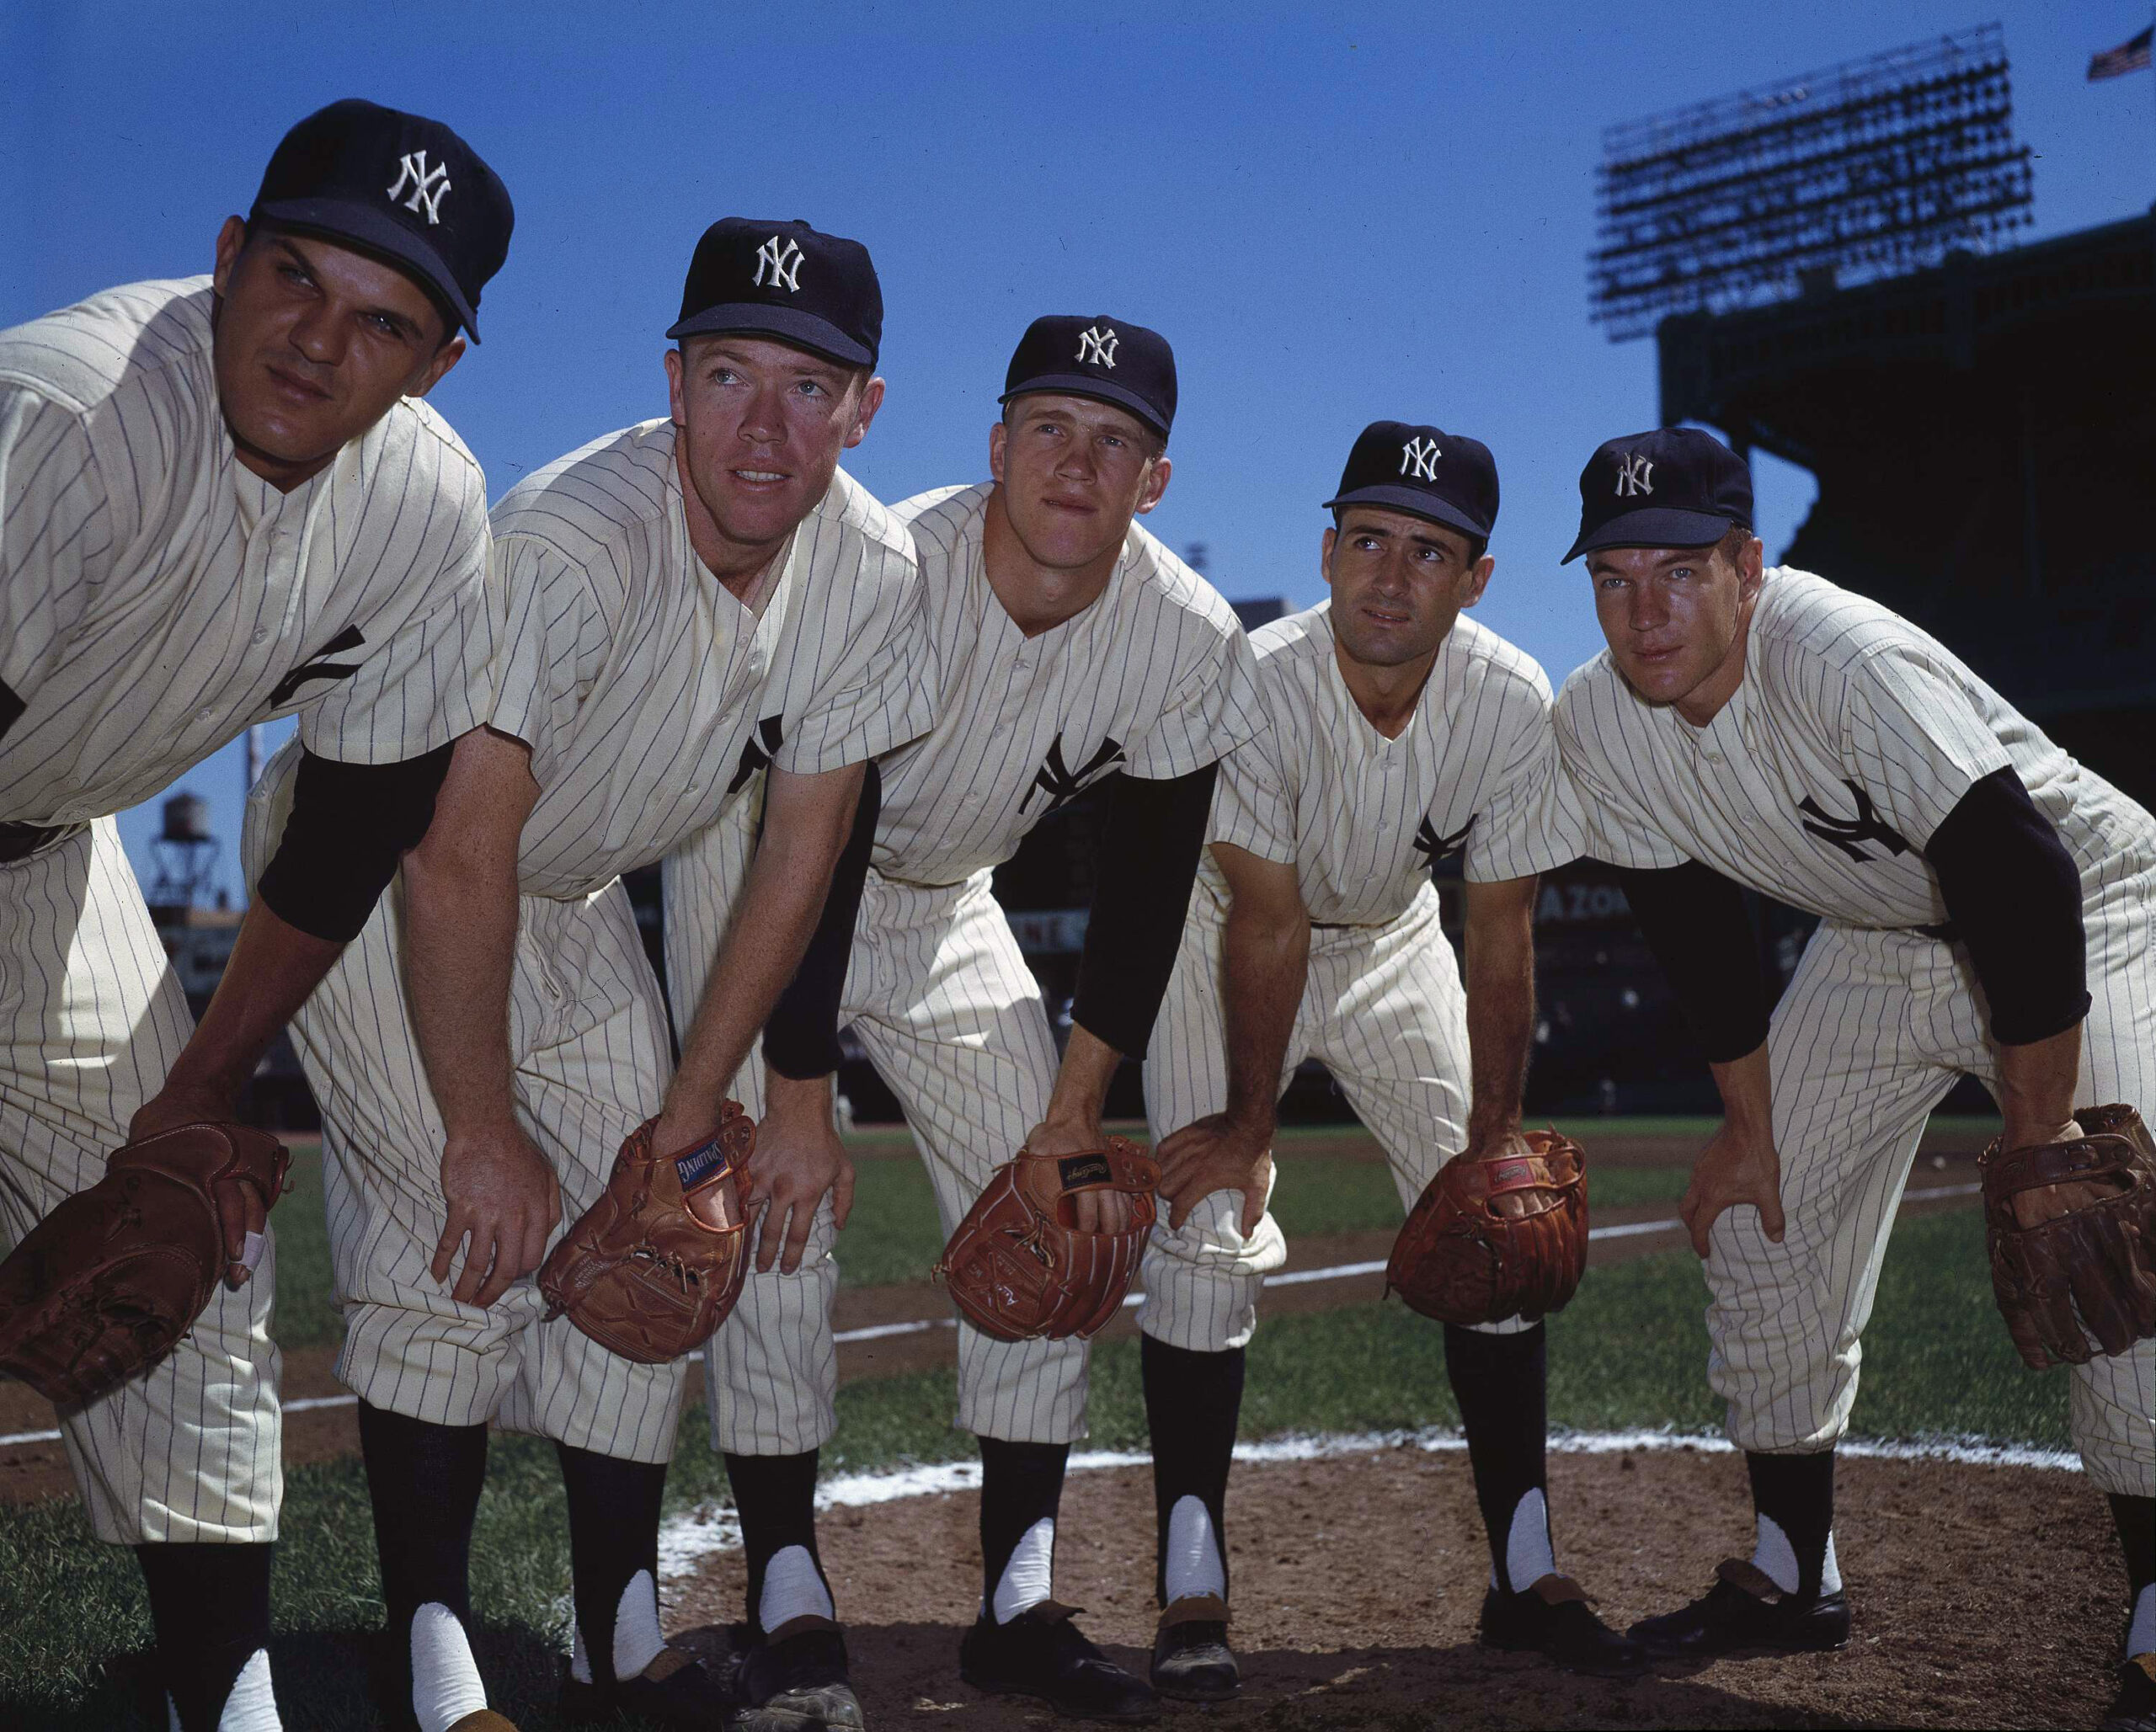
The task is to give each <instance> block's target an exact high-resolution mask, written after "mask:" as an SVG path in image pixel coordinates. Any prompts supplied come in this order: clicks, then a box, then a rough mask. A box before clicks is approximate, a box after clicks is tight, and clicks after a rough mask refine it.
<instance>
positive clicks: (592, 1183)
mask: <svg viewBox="0 0 2156 1732" xmlns="http://www.w3.org/2000/svg"><path fill="white" fill-rule="evenodd" d="M882 327H883V301H882V296H881V294H880V291H879V290H878V285H877V280H876V274H875V271H874V269H873V265H872V264H871V263H870V260H869V257H868V254H867V250H866V249H865V248H862V246H861V245H860V244H859V243H858V242H853V241H849V240H843V239H840V238H838V237H833V236H830V235H825V234H822V233H819V232H817V231H816V230H814V229H813V228H810V227H809V226H807V225H805V224H803V223H798V222H754V221H746V220H743V219H739V218H728V219H727V220H725V221H720V222H718V223H715V224H713V225H712V226H711V228H710V229H708V230H707V232H706V233H705V234H704V236H703V237H702V240H701V242H699V243H698V245H697V248H696V253H695V257H694V258H693V260H692V262H691V265H690V268H689V272H688V277H687V282H686V287H685V289H684V291H683V296H682V304H681V316H680V320H679V321H678V322H676V323H675V324H674V325H673V326H672V327H671V328H670V329H669V331H668V332H667V335H668V336H669V337H670V338H673V339H675V341H676V343H677V344H678V345H679V346H678V347H677V348H676V349H673V350H670V351H669V352H668V354H666V357H665V362H666V374H667V381H668V386H669V392H670V417H669V418H663V419H658V420H653V421H647V422H643V423H642V424H638V425H636V426H633V427H630V428H627V429H623V430H622V431H620V432H617V433H613V434H607V435H606V436H605V437H604V438H601V439H599V440H595V441H593V442H592V443H591V444H590V445H585V446H584V447H583V448H582V449H580V450H576V451H573V452H571V453H570V454H569V455H568V456H565V457H563V458H561V459H560V460H558V461H556V462H554V463H552V464H550V465H548V466H547V467H546V468H544V469H542V470H540V471H539V472H536V474H534V475H532V476H531V477H528V478H527V479H526V480H525V481H524V482H522V483H520V485H519V486H517V487H516V488H513V489H512V490H511V491H510V493H508V494H507V495H506V496H505V497H504V498H503V500H502V501H501V503H500V504H499V505H498V506H497V507H496V508H495V510H494V557H495V562H496V568H497V570H498V571H499V574H500V578H501V581H502V584H503V588H504V592H505V600H506V605H507V607H508V610H509V626H508V631H507V637H506V643H505V648H504V651H503V653H502V657H501V662H500V675H499V695H498V696H497V697H496V699H495V701H494V706H493V708H492V710H491V712H490V713H489V715H488V717H486V718H485V722H486V725H485V726H484V727H478V728H475V729H474V730H473V731H472V732H471V733H467V734H466V735H465V736H464V737H463V738H462V739H460V740H459V741H458V742H457V743H456V749H455V754H454V756H453V758H452V759H451V765H450V769H449V773H448V776H447V779H446V782H445V783H444V786H443V788H442V791H441V796H440V804H439V809H438V812H437V815H436V818H435V823H434V824H433V826H432V828H431V829H430V830H429V832H428V834H427V836H426V839H425V840H424V842H423V843H422V844H421V845H420V846H419V848H418V849H417V850H414V852H413V853H412V855H410V856H409V858H408V861H406V864H405V867H404V870H403V874H402V877H401V879H400V881H399V884H398V888H397V890H396V891H395V892H394V893H392V895H390V896H388V897H386V898H382V903H381V904H380V906H379V907H378V908H377V909H376V911H375V913H374V915H373V917H372V918H371V919H370V920H369V921H368V923H367V925H366V930H365V931H364V932H363V933H362V934H361V935H360V939H359V941H358V942H357V943H356V944H355V946H353V947H352V949H351V950H350V951H349V952H348V953H347V954H346V956H345V957H344V959H343V961H342V962H339V965H338V967H336V968H334V970H332V971H331V973H330V974H329V976H328V978H327V979H326V980H325V981H324V982H323V985H322V987H321V989H319V990H318V992H317V993H316V994H315V995H314V996H313V998H312V999H310V1000H309V1001H308V1003H307V1005H306V1007H305V1008H304V1009H303V1010H302V1011H301V1012H300V1014H299V1015H298V1016H297V1018H296V1020H295V1023H294V1032H295V1038H296V1044H297V1046H298V1047H299V1051H300V1054H301V1057H302V1061H303V1062H304V1063H305V1064H306V1067H307V1075H308V1078H309V1079H310V1081H311V1082H312V1084H313V1086H314V1088H315V1091H316V1094H317V1095H318V1099H319V1100H321V1102H322V1107H323V1154H324V1156H325V1167H324V1176H325V1189H326V1191H327V1197H328V1211H329V1220H330V1232H331V1239H332V1244H333V1250H334V1259H335V1264H336V1271H337V1286H338V1292H339V1296H340V1298H341V1299H342V1301H343V1304H344V1316H345V1337H344V1347H343V1350H342V1352H341V1353H340V1355H339V1360H338V1375H339V1377H340V1378H342V1379H343V1381H344V1383H347V1384H348V1385H349V1386H350V1388H353V1389H354V1390H355V1391H356V1392H357V1393H358V1394H359V1396H360V1437H361V1442H362V1445H363V1447H364V1449H365V1452H366V1467H367V1479H368V1486H369V1490H370V1492H371V1495H372V1499H373V1503H374V1513H375V1527H376V1542H377V1544H378V1546H379V1548H380V1550H381V1553H382V1576H383V1585H384V1595H385V1598H386V1600H387V1604H388V1611H389V1618H390V1628H391V1630H392V1635H393V1637H394V1639H396V1640H398V1642H399V1644H401V1645H402V1647H403V1650H404V1652H405V1653H406V1654H407V1655H408V1657H409V1660H410V1666H411V1684H412V1703H411V1706H412V1709H413V1713H414V1716H415V1717H416V1719H417V1720H418V1723H419V1727H420V1732H442V1729H444V1728H447V1727H450V1726H453V1725H462V1724H465V1717H466V1716H470V1715H477V1714H478V1713H480V1712H481V1711H482V1710H483V1708H484V1707H485V1703H486V1692H485V1690H484V1687H483V1683H482V1681H481V1680H480V1677H479V1676H478V1669H477V1667H476V1665H474V1663H473V1660H472V1650H471V1646H470V1644H469V1642H468V1640H467V1634H466V1626H467V1622H468V1619H469V1616H470V1610H469V1601H468V1594H467V1559H468V1553H469V1548H470V1541H471V1533H472V1520H473V1516H474V1514H475V1512H476V1510H477V1506H478V1498H479V1493H480V1487H481V1482H482V1479H483V1477H484V1473H485V1465H486V1451H487V1429H486V1428H487V1424H488V1421H489V1420H493V1421H494V1422H495V1423H496V1424H499V1425H500V1426H503V1427H504V1428H505V1429H508V1430H511V1431H526V1432H531V1433H534V1434H536V1435H538V1436H544V1437H548V1438H551V1439H552V1440H553V1441H554V1443H555V1445H556V1447H557V1450H558V1454H559V1457H560V1460H561V1465H562V1471H563V1480H564V1482H565V1484H566V1487H567V1490H568V1511H569V1532H570V1541H571V1549H572V1563H573V1569H574V1589H575V1614H576V1616H575V1623H576V1630H575V1647H574V1657H573V1659H572V1660H571V1663H570V1670H569V1674H568V1677H567V1679H566V1680H565V1681H564V1683H563V1712H564V1714H565V1717H566V1718H568V1719H570V1720H572V1721H578V1720H583V1719H599V1718H606V1717H608V1716H611V1714H613V1713H616V1712H617V1711H627V1712H631V1713H637V1714H640V1715H643V1716H644V1717H645V1718H647V1719H654V1720H659V1721H661V1722H663V1723H664V1724H684V1725H696V1726H715V1725H717V1724H718V1721H719V1717H720V1714H721V1712H722V1710H723V1705H724V1694H723V1687H721V1685H720V1684H719V1683H718V1681H717V1680H715V1679H714V1678H712V1677H711V1676H708V1675H707V1673H706V1672H705V1671H704V1669H703V1668H702V1666H701V1665H697V1664H696V1663H695V1662H692V1661H691V1660H688V1658H687V1657H686V1655H683V1654H681V1653H680V1652H679V1651H676V1650H673V1649H668V1648H667V1647H666V1645H665V1643H664V1639H663V1638H662V1636H661V1635H660V1633H659V1606H658V1598H657V1592H656V1587H655V1575H656V1571H657V1568H658V1552H657V1548H658V1529H659V1502H660V1497H661V1493H662V1491H663V1489H664V1482H665V1475H666V1463H667V1461H668V1459H669V1458H670V1456H671V1455H672V1453H673V1448H674V1439H675V1431H676V1430H677V1429H678V1428H677V1423H676V1422H677V1420H678V1417H679V1412H680V1398H681V1388H682V1383H683V1381H684V1378H685V1377H686V1362H682V1361H676V1362H670V1363H660V1364H644V1363H638V1362H632V1361H631V1360H628V1359H626V1358H622V1357H620V1356H617V1355H616V1354H615V1353H612V1352H610V1351H607V1350H606V1348H604V1347H602V1346H600V1345H599V1344H598V1343H597V1342H596V1341H595V1340H590V1339H589V1338H587V1337H586V1336H585V1335H583V1334H581V1333H579V1331H578V1330H577V1329H576V1328H575V1327H574V1325H573V1323H572V1321H571V1319H569V1318H568V1317H555V1318H552V1319H551V1320H550V1319H548V1318H547V1316H546V1315H545V1314H544V1313H545V1305H544V1302H543V1300H542V1297H541V1295H540V1293H539V1292H538V1289H537V1287H536V1285H535V1284H534V1283H533V1282H532V1281H531V1279H530V1276H531V1271H532V1270H534V1269H535V1268H536V1266H538V1264H539V1262H540V1260H541V1259H542V1255H543V1253H544V1251H545V1250H546V1248H547V1244H548V1242H549V1240H550V1239H551V1238H552V1236H553V1234H554V1231H555V1228H556V1226H557V1224H558V1221H559V1220H560V1218H561V1217H562V1213H563V1206H564V1205H566V1208H567V1213H568V1217H569V1218H572V1219H574V1218H576V1217H577V1216H579V1215H580V1214H582V1213H583V1212H584V1211H585V1210H586V1209H588V1208H589V1207H591V1206H592V1204H593V1203H594V1202H595V1201H596V1199H597V1198H598V1197H599V1196H600V1192H601V1191H603V1190H604V1188H605V1186H606V1178H607V1175H608V1172H609V1170H610V1168H611V1164H612V1162H613V1159H614V1155H615V1153H616V1149H617V1148H619V1147H620V1146H621V1145H622V1143H623V1141H624V1140H625V1139H626V1138H627V1137H628V1136H629V1135H630V1133H631V1132H633V1131H635V1130H636V1129H637V1127H638V1126H639V1125H640V1124H642V1123H643V1122H644V1121H646V1120H649V1119H653V1118H654V1117H655V1118H656V1120H657V1128H656V1131H655V1132H654V1148H657V1149H658V1150H659V1151H661V1152H663V1153H671V1152H674V1151H677V1150H681V1149H686V1148H693V1147H695V1146H696V1144H697V1143H699V1142H701V1141H702V1140H703V1139H705V1138H708V1137H709V1136H710V1135H711V1134H712V1132H713V1131H714V1130H715V1129H716V1127H718V1123H719V1121H720V1108H721V1105H722V1101H723V1096H724V1089H725V1084H726V1083H727V1081H728V1079H730V1078H731V1077H732V1075H733V1074H734V1071H735V1070H736V1069H738V1068H739V1066H740V1064H741V1062H742V1059H743V1057H744V1054H745V1053H747V1051H748V1049H749V1045H750V1042H751V1040H752V1039H753V1038H754V1037H755V1032H756V1031H757V1029H758V1028H759V1027H760V1026H761V1025H762V1023H763V1021H764V1018H765V1016H766V1014H767V1013H768V1010H769V1009H770V1006H771V1001H772V1000H773V999H775V998H776V996H777V994H778V992H779V990H780V989H781V988H782V986H783V985H784V984H785V983H786V981H787V978H788V977H789V976H790V975H791V974H792V972H793V969H794V966H795V964H796V962H798V959H799V955H800V950H801V946H802V945H803V943H804V942H805V941H806V940H807V938H808V935H809V931H810V930H811V928H812V927H813V926H814V923H815V920H816V918H817V915H818V914H819V910H820V909H821V908H822V905H823V901H824V896H825V887H826V886H827V884H828V883H829V882H830V875H831V870H832V866H833V863H834V861H835V858H836V856H837V855H838V853H839V850H840V848H841V845H842V844H843V842H844V841H845V839H846V835H847V833H848V831H849V829H850V828H851V826H852V824H853V822H854V816H855V808H856V804H857V798H858V797H859V795H860V793H861V791H862V782H863V775H864V765H867V762H868V760H870V759H873V757H874V756H875V755H876V754H879V753H882V752H884V751H887V750H889V749H890V748H892V747H893V746H895V745H898V744H900V743H904V742H905V741H906V740H909V739H910V738H914V737H915V735H916V734H918V733H921V732H922V731H923V729H925V728H926V726H927V725H928V722H929V720H930V717H931V709H930V704H931V696H932V692H931V684H930V681H929V679H928V676H927V672H926V669H927V663H928V643H927V637H926V622H925V619H924V616H923V613H922V608H921V582H920V578H919V575H918V573H917V571H916V570H915V563H914V560H913V557H912V552H911V546H910V541H909V540H908V538H907V536H906V533H905V529H904V528H903V527H902V526H901V525H899V523H898V522H897V521H896V520H894V518H893V517H892V516H891V514H889V512H887V511H886V510H885V509H883V507H882V506H881V505H879V504H877V502H876V501H875V500H874V499H873V498H870V497H869V496H868V494H867V493H866V492H865V491H863V490H862V488H860V487H859V486H858V485H857V484H856V483H855V482H853V481H851V479H850V478H848V477H846V475H844V474H843V473H841V472H840V471H839V469H838V462H839V457H840V455H841V452H842V451H844V450H847V449H849V448H850V447H851V446H853V445H857V444H858V443H859V442H860V440H862V437H863V436H864V435H865V434H867V430H868V427H869V424H870V423H871V421H872V420H873V418H874V417H875V413H876V411H877V408H878V406H879V404H880V403H881V402H882V400H883V381H882V380H881V379H879V378H878V377H876V376H875V363H876V357H877V351H878V343H879V339H880V337H881V333H882ZM289 768H290V766H289V765H288V764H286V763H284V762H281V761H280V763H277V764H275V765H273V766H272V769H271V771H270V773H269V774H267V775H264V779H263V788H262V791H261V792H260V794H259V796H258V797H257V798H256V800H255V801H254V802H253V806H252V809H251V810H250V813H249V829H248V834H249V837H250V842H251V844H253V843H255V842H256V841H257V840H258V839H260V838H265V837H267V836H268V835H270V834H274V832H275V811H276V808H277V807H278V805H279V803H280V802H281V800H282V799H283V797H284V796H285V793H286V789H287V787H288V786H289V785H290V780H291V779H290V777H289V775H287V774H286V771H287V770H289ZM733 807H738V808H740V809H741V810H742V811H743V812H744V813H754V814H755V820H756V822H757V823H759V824H760V831H761V839H760V844H759V845H758V846H757V847H756V850H755V855H754V859H753V862H752V863H751V865H750V868H749V870H748V871H747V872H746V873H745V874H744V879H743V880H742V882H740V883H739V885H738V886H736V887H735V889H734V900H733V903H732V904H731V907H730V910H729V911H730V912H731V913H732V914H734V916H736V918H735V919H734V921H733V924H732V928H731V930H730V931H729V932H728V933H727V935H725V937H724V938H723V941H717V940H715V941H714V945H713V951H714V954H715V956H716V958H717V960H716V962H707V972H708V974H709V980H710V990H709V992H708V993H707V994H703V995H702V1001H701V1002H699V1000H698V999H683V1000H682V1001H681V1002H682V1015H681V1018H680V1026H681V1028H682V1030H683V1031H684V1037H683V1042H682V1053H681V1060H680V1069H679V1070H678V1072H675V1073H674V1074H672V1077H671V1080H670V1071H672V1070H673V1067H672V1065H671V1063H670V1058H669V1053H668V1037H667V1024H666V1015H665V1011H664V1006H663V1005H662V1003H661V1001H660V999H659V989H658V983H657V982H656V981H655V980H654V978H653V975H652V972H651V969H650V967H649V965H648V962H646V960H645V958H644V956H643V949H642V946H641V943H640V941H639V939H638V934H637V928H636V923H635V919H634V917H633V915H632V912H631V910H630V907H629V903H628V898H627V893H626V892H625V891H624V890H623V888H622V885H621V882H620V875H621V874H622V872H623V871H627V870H629V869H631V868H632V867H636V866H643V865H644V864H646V863H648V862H650V861H654V860H657V859H658V858H659V857H660V856H661V855H663V854H664V852H665V851H666V850H668V849H669V848H670V847H672V846H674V845H675V844H676V843H678V842H680V840H682V839H684V838H685V837H686V836H687V835H688V834H691V832H692V831H695V830H696V829H701V828H702V826H704V825H705V824H707V823H710V822H711V821H712V819H713V818H716V817H718V815H719V814H720V813H723V812H726V811H728V809H729V808H733ZM700 978H701V977H700Z"/></svg>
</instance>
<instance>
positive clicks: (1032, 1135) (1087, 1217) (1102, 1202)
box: [1026, 1119, 1131, 1233]
mask: <svg viewBox="0 0 2156 1732" xmlns="http://www.w3.org/2000/svg"><path fill="white" fill-rule="evenodd" d="M1107 1140H1108V1138H1107V1132H1106V1131H1104V1130H1102V1128H1101V1124H1100V1121H1099V1120H1098V1119H1095V1120H1093V1121H1092V1122H1090V1123H1081V1122H1075V1121H1065V1120H1061V1119H1043V1120H1042V1121H1041V1122H1040V1123H1038V1124H1037V1125H1035V1126H1034V1127H1033V1129H1032V1130H1030V1131H1028V1132H1027V1133H1026V1147H1027V1148H1029V1149H1031V1150H1032V1151H1033V1153H1034V1154H1045V1155H1051V1156H1054V1155H1065V1154H1085V1153H1086V1151H1087V1150H1089V1149H1095V1148H1100V1147H1101V1146H1102V1144H1104V1143H1106V1142H1107ZM1130 1223H1131V1212H1130V1199H1129V1197H1127V1196H1123V1195H1122V1194H1121V1193H1119V1192H1118V1191H1080V1192H1079V1193H1078V1194H1077V1195H1076V1196H1074V1197H1072V1198H1071V1199H1070V1224H1071V1225H1072V1226H1073V1227H1075V1228H1077V1229H1078V1231H1079V1232H1081V1233H1128V1232H1129V1231H1130Z"/></svg>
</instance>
